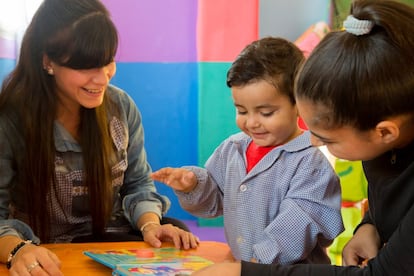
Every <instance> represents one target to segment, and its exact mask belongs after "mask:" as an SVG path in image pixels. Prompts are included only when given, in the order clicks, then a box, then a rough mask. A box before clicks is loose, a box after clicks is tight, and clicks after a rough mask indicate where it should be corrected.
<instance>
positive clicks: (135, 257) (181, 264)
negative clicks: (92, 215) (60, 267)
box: [84, 247, 213, 276]
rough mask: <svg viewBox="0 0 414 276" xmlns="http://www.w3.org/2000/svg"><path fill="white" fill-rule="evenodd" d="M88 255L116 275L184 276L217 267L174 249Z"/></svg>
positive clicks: (116, 250) (135, 250)
mask: <svg viewBox="0 0 414 276" xmlns="http://www.w3.org/2000/svg"><path fill="white" fill-rule="evenodd" d="M84 254H85V255H86V256H88V257H90V258H92V259H93V260H95V261H97V262H99V263H101V264H103V265H105V266H107V267H110V268H112V270H113V273H112V275H117V276H129V275H160V276H161V275H162V276H184V275H190V274H191V273H192V272H194V271H196V270H199V269H201V268H203V267H206V266H208V265H211V264H213V262H212V261H210V260H207V259H205V258H202V257H200V256H197V255H193V254H191V252H189V251H184V250H179V249H176V248H172V247H165V248H138V249H115V250H91V251H84Z"/></svg>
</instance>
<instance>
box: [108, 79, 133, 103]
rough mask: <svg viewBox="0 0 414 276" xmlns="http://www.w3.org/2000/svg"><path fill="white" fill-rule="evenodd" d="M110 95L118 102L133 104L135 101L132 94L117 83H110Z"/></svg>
mask: <svg viewBox="0 0 414 276" xmlns="http://www.w3.org/2000/svg"><path fill="white" fill-rule="evenodd" d="M106 93H107V94H108V96H109V97H110V98H111V100H113V101H114V102H116V103H117V104H131V103H133V100H132V98H131V96H130V95H128V93H127V92H125V90H123V89H121V88H119V87H117V86H115V85H112V84H110V85H108V89H107V91H106Z"/></svg>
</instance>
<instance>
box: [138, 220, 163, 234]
mask: <svg viewBox="0 0 414 276" xmlns="http://www.w3.org/2000/svg"><path fill="white" fill-rule="evenodd" d="M150 225H157V226H160V225H161V224H160V223H159V222H157V221H147V222H146V223H144V224H143V225H142V226H141V227H140V228H139V230H140V231H141V233H144V232H145V229H147V228H148V226H150Z"/></svg>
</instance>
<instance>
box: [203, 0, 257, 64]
mask: <svg viewBox="0 0 414 276" xmlns="http://www.w3.org/2000/svg"><path fill="white" fill-rule="evenodd" d="M258 2H259V1H258V0H243V1H240V0H226V1H222V0H199V1H198V18H197V55H198V60H199V61H219V62H230V61H233V60H234V59H235V57H236V56H237V55H238V54H239V52H240V51H241V50H242V49H243V48H244V47H245V46H246V45H247V44H249V43H250V42H252V41H253V40H256V39H257V38H258V6H259V4H258Z"/></svg>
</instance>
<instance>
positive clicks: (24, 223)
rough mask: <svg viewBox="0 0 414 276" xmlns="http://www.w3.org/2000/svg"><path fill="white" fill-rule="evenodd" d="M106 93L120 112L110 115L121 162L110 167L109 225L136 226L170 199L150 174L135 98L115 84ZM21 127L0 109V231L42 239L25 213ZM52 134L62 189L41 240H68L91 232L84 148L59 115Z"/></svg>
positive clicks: (160, 212)
mask: <svg viewBox="0 0 414 276" xmlns="http://www.w3.org/2000/svg"><path fill="white" fill-rule="evenodd" d="M106 93H107V96H109V97H111V98H112V100H113V101H114V102H115V103H116V104H117V105H118V107H119V115H118V116H117V117H116V116H112V117H110V119H109V124H110V134H111V137H112V140H113V142H114V145H115V148H116V149H117V162H116V164H115V165H114V166H113V167H112V176H113V181H112V184H113V191H114V198H115V200H114V207H113V215H112V218H111V221H110V222H109V225H108V228H107V229H106V230H107V231H116V230H114V229H117V228H118V229H121V228H122V229H123V228H125V227H127V228H131V229H134V230H137V226H136V222H137V220H138V219H139V217H140V216H141V215H142V214H143V213H146V212H153V213H156V214H158V216H159V217H160V218H161V216H162V215H164V214H165V213H166V212H167V210H168V209H169V206H170V201H169V200H168V198H166V197H165V196H161V195H159V194H158V193H157V191H156V188H155V185H154V182H153V181H152V179H151V178H150V176H149V174H150V173H151V167H150V165H149V164H148V162H147V158H146V152H145V148H144V131H143V126H142V122H141V115H140V112H139V110H138V109H137V107H136V105H135V103H134V102H133V100H132V99H131V97H130V96H129V95H128V94H126V93H125V92H124V91H123V90H121V89H119V88H117V87H115V86H112V85H110V86H109V87H108V89H107V92H106ZM20 133H21V132H20V131H18V127H17V124H16V123H15V118H13V119H10V116H9V117H7V116H4V114H2V115H0V237H1V236H4V235H15V236H19V237H20V238H22V239H30V240H33V241H34V242H35V243H39V242H40V241H39V238H38V237H37V236H36V235H35V234H34V233H33V231H32V229H31V228H30V227H29V225H28V216H27V214H25V213H24V212H22V211H21V210H24V208H22V207H21V206H22V205H23V204H24V203H23V202H24V200H25V197H24V195H23V193H24V188H22V187H20V188H19V187H17V185H19V184H18V181H17V172H18V169H17V168H16V164H17V160H19V158H22V154H23V153H22V150H15V149H16V148H18V145H19V144H18V143H21V141H22V137H21V135H20ZM54 139H55V148H56V157H55V172H56V179H57V186H58V187H57V190H58V192H57V195H56V193H52V194H55V195H54V196H53V195H52V196H50V198H49V201H50V202H48V204H51V203H52V205H51V206H53V211H52V213H51V231H52V232H51V239H50V240H49V241H42V242H70V241H71V240H72V239H73V238H74V237H76V236H82V235H89V234H91V225H92V224H91V222H92V221H91V216H90V215H89V211H88V210H89V209H88V208H89V207H88V206H89V205H88V201H87V198H88V197H87V187H86V186H84V185H83V183H82V175H83V159H82V149H81V148H80V145H79V144H78V143H77V142H76V141H75V140H74V139H73V138H72V136H71V135H70V134H69V133H68V132H67V131H66V129H65V128H63V127H62V126H61V125H60V124H59V123H58V122H57V121H55V127H54ZM32 146H36V145H32ZM17 191H19V192H17ZM57 197H59V199H57Z"/></svg>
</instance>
